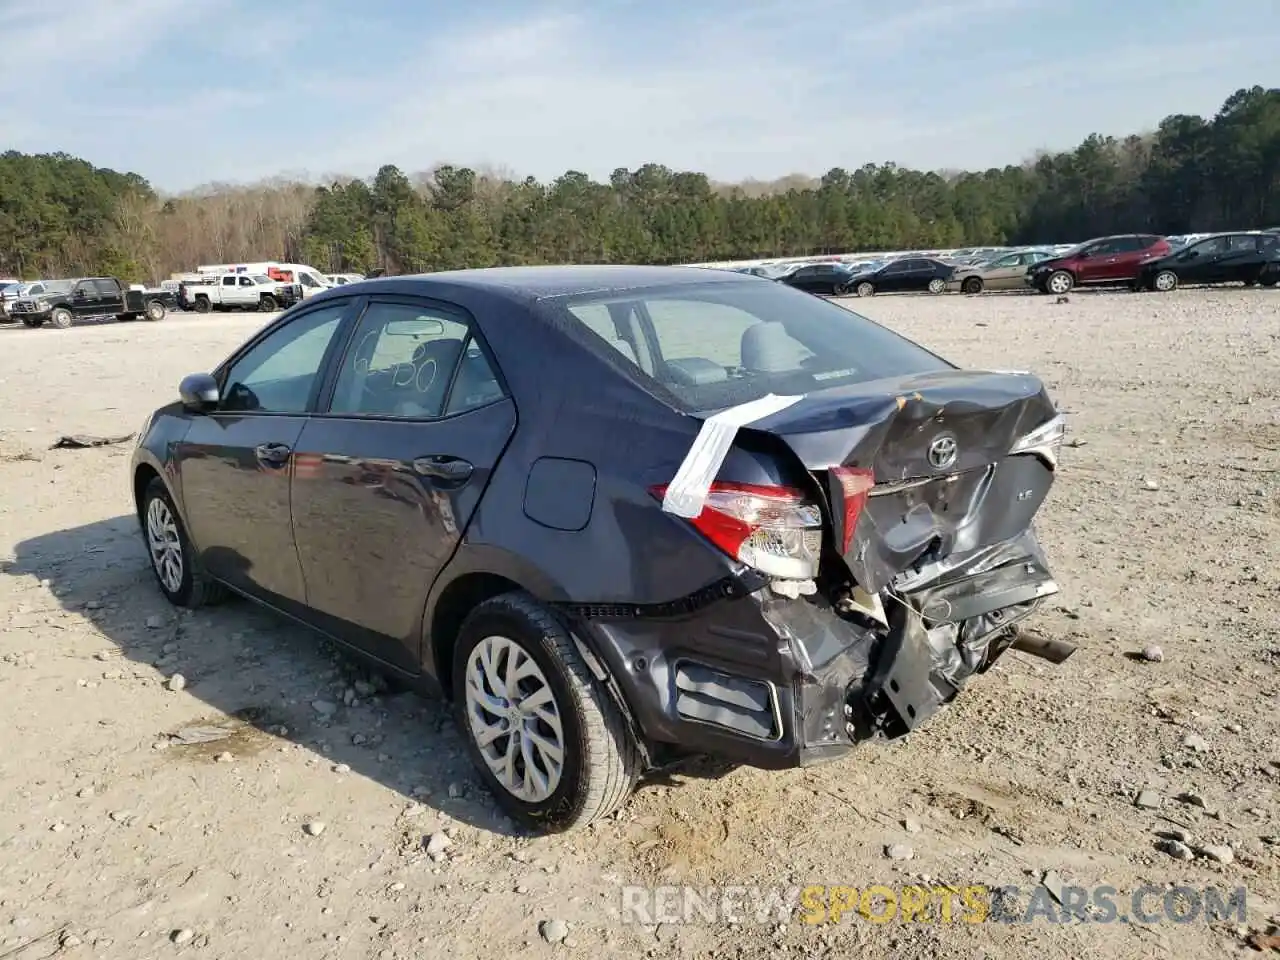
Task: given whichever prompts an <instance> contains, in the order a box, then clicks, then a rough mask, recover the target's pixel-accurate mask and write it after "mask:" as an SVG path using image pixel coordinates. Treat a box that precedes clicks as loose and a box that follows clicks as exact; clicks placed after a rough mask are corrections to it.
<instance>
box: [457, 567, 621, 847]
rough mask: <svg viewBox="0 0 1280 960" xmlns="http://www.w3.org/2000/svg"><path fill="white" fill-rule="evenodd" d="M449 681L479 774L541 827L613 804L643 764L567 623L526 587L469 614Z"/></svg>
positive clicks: (522, 817)
mask: <svg viewBox="0 0 1280 960" xmlns="http://www.w3.org/2000/svg"><path fill="white" fill-rule="evenodd" d="M452 686H453V695H454V702H455V707H456V709H457V712H458V720H459V726H460V727H461V728H462V733H463V736H464V737H465V738H466V741H467V748H468V752H469V753H470V755H471V760H472V762H473V763H474V764H475V766H476V769H477V770H478V771H479V773H480V777H481V778H482V779H483V780H484V782H485V784H486V786H488V788H489V790H490V792H491V793H493V795H494V796H495V797H496V798H497V800H498V803H499V804H500V805H501V806H502V808H503V809H504V810H506V812H507V813H508V814H509V815H510V816H511V817H512V818H513V819H515V820H517V821H519V822H520V823H522V824H524V825H525V826H527V827H530V828H531V829H533V830H536V831H538V832H542V833H559V832H562V831H565V830H571V829H574V828H577V827H584V826H586V825H587V824H589V823H592V822H593V821H596V820H599V819H601V818H602V817H605V816H608V815H609V814H610V813H612V812H613V811H614V810H616V809H618V808H619V807H620V806H622V804H623V803H624V802H625V801H626V799H627V797H628V796H629V795H630V794H631V790H632V788H633V787H634V786H635V782H636V780H637V778H638V777H639V774H640V755H639V751H638V749H637V748H636V744H635V740H634V739H633V738H632V735H631V731H630V730H629V729H628V727H627V722H626V720H625V718H624V717H623V715H622V713H621V712H620V711H619V710H618V708H617V706H616V705H615V704H614V702H613V700H612V699H610V696H609V693H608V692H607V691H606V690H605V689H604V688H603V687H602V686H601V684H600V683H599V682H598V681H597V680H596V678H595V677H594V676H593V675H592V673H591V670H590V669H589V668H588V666H587V664H586V662H585V661H584V660H583V657H582V654H580V653H579V652H578V648H577V646H576V644H575V642H574V640H573V638H572V637H571V636H570V635H569V632H568V630H566V629H565V627H564V625H563V624H561V622H560V621H559V620H558V619H557V618H556V617H555V615H554V614H552V612H551V611H550V610H548V609H547V608H545V607H543V606H542V605H541V604H539V603H538V602H537V601H536V600H534V598H533V597H531V596H529V595H528V594H525V593H520V592H513V593H506V594H502V595H501V596H498V597H495V598H494V599H492V600H488V601H486V602H484V603H482V604H480V605H479V606H478V607H476V608H475V609H474V610H472V611H471V614H470V615H469V616H468V617H467V619H466V621H465V622H464V623H463V625H462V629H461V630H460V631H459V634H458V642H457V647H456V648H455V653H454V658H453V668H452Z"/></svg>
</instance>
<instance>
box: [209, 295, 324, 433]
mask: <svg viewBox="0 0 1280 960" xmlns="http://www.w3.org/2000/svg"><path fill="white" fill-rule="evenodd" d="M346 309H347V304H346V303H326V304H325V305H324V306H323V307H321V308H320V309H319V310H312V311H311V312H309V313H305V314H303V315H301V316H298V317H294V318H293V319H292V320H290V321H289V322H288V323H286V324H285V325H284V326H282V327H279V328H277V329H276V330H273V331H272V332H271V333H269V334H268V335H267V336H266V337H265V338H263V339H262V340H260V341H258V343H256V344H254V346H253V347H252V348H251V349H250V350H249V351H248V352H247V353H245V354H244V355H243V356H241V357H240V358H239V359H238V360H237V361H236V362H235V363H234V364H232V366H231V367H230V369H229V370H228V371H227V375H226V377H225V379H224V381H223V382H224V384H225V387H224V389H223V391H222V403H221V404H220V405H219V409H220V410H228V411H237V412H254V413H304V412H306V409H307V406H308V404H309V403H310V400H311V394H312V391H313V390H314V389H315V387H316V385H317V381H318V378H319V376H320V371H321V368H322V367H323V366H324V358H325V354H326V352H327V351H328V349H329V345H330V343H332V342H333V338H334V335H335V334H336V333H337V332H338V326H339V324H340V323H341V322H342V315H343V313H345V312H346Z"/></svg>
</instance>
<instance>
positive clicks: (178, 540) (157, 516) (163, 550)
mask: <svg viewBox="0 0 1280 960" xmlns="http://www.w3.org/2000/svg"><path fill="white" fill-rule="evenodd" d="M147 548H148V550H149V551H150V553H151V564H152V566H154V567H155V571H156V576H157V577H159V578H160V582H161V583H162V584H163V585H164V588H165V589H166V590H168V591H169V592H170V593H177V592H178V591H179V590H181V589H182V573H183V559H182V537H181V536H180V535H179V534H178V523H177V521H176V520H175V519H174V517H173V513H172V511H170V510H169V505H168V504H167V503H165V502H164V501H163V500H162V499H160V498H159V497H153V498H152V500H151V503H149V504H148V505H147Z"/></svg>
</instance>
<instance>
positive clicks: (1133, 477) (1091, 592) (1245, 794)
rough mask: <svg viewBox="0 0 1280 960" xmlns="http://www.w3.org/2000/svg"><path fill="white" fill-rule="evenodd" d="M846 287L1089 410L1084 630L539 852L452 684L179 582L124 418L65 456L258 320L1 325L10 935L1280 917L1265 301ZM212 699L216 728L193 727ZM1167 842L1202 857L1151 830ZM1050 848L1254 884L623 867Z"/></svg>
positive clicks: (1064, 926) (964, 865)
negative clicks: (694, 914) (434, 691)
mask: <svg viewBox="0 0 1280 960" xmlns="http://www.w3.org/2000/svg"><path fill="white" fill-rule="evenodd" d="M849 304H850V305H851V306H856V307H857V308H858V309H860V310H862V311H864V312H865V313H867V314H868V315H870V316H872V317H873V318H875V319H878V320H881V321H884V322H886V323H888V324H890V325H892V326H894V327H895V328H897V329H899V330H901V331H903V332H905V333H906V334H907V335H909V336H911V337H913V338H915V339H917V340H920V341H921V342H923V343H925V344H927V345H929V346H930V347H933V348H935V349H937V350H939V351H941V352H943V353H945V354H946V355H948V356H949V357H951V358H953V359H955V360H958V361H960V362H962V363H965V364H969V365H985V366H994V367H997V368H1015V369H1031V370H1034V371H1036V372H1037V373H1039V374H1041V375H1042V376H1043V377H1044V378H1045V379H1046V381H1047V382H1048V383H1049V385H1050V386H1051V388H1052V389H1053V390H1054V392H1055V395H1056V397H1057V398H1058V400H1059V403H1060V405H1061V406H1062V408H1063V409H1065V410H1066V411H1068V412H1069V414H1070V420H1071V430H1072V436H1073V437H1074V438H1075V443H1076V444H1078V446H1075V445H1073V446H1072V447H1070V448H1069V449H1067V450H1066V451H1065V457H1064V460H1065V462H1064V464H1063V466H1062V471H1061V479H1060V480H1059V482H1058V484H1057V486H1056V487H1055V489H1054V492H1053V494H1052V496H1051V500H1050V503H1049V504H1048V506H1047V507H1046V508H1045V511H1044V512H1043V513H1042V518H1043V519H1042V523H1041V533H1042V537H1043V540H1044V542H1045V543H1046V546H1047V548H1048V550H1049V554H1050V558H1051V560H1052V561H1053V563H1054V569H1055V572H1056V573H1057V574H1058V577H1059V579H1060V581H1061V583H1062V585H1063V592H1062V594H1061V595H1060V596H1058V597H1056V598H1054V599H1053V600H1052V601H1051V602H1050V603H1049V605H1048V606H1047V608H1046V609H1045V610H1044V611H1043V612H1042V613H1041V614H1040V615H1039V616H1038V619H1037V620H1036V621H1035V625H1036V627H1037V629H1038V630H1039V631H1040V632H1041V633H1042V634H1044V635H1046V636H1049V637H1058V638H1066V639H1070V640H1072V641H1074V642H1076V643H1078V644H1079V645H1080V649H1079V651H1078V652H1077V654H1076V655H1075V656H1074V657H1073V658H1072V659H1071V660H1069V661H1068V662H1067V663H1066V664H1064V665H1062V666H1060V667H1053V666H1050V665H1048V664H1046V663H1044V662H1042V661H1038V660H1034V659H1030V658H1028V657H1025V656H1024V655H1021V654H1010V655H1008V656H1006V658H1005V659H1004V660H1003V661H1002V662H1001V665H1000V666H999V668H998V669H996V670H994V671H992V672H991V673H989V674H988V675H986V676H985V677H982V678H979V680H978V681H977V682H975V683H974V684H973V685H972V686H971V688H970V690H969V691H968V693H967V695H966V696H965V697H964V698H963V699H962V700H961V701H960V702H959V703H958V704H957V706H956V707H955V708H954V709H953V710H951V711H950V712H949V713H947V714H945V715H944V716H942V717H941V718H939V719H938V720H936V721H935V722H934V723H932V724H931V725H930V726H928V727H927V728H926V729H925V730H923V731H921V732H918V733H917V734H916V735H914V736H912V737H911V738H910V740H909V742H905V743H902V744H900V745H896V746H892V747H874V748H869V749H866V750H864V751H861V752H860V753H859V755H857V756H856V757H854V758H851V759H850V760H848V761H846V762H842V763H839V764H836V765H829V766H822V767H818V768H814V769H809V770H796V771H790V772H786V773H781V774H767V773H764V772H759V771H752V770H738V771H735V772H733V773H730V774H728V775H727V776H724V777H722V778H720V779H713V778H695V777H681V778H678V779H677V781H676V782H671V783H658V784H652V785H648V786H646V787H644V788H643V789H642V790H641V791H640V792H639V793H638V795H637V796H636V797H635V799H634V800H633V801H632V803H631V804H630V805H629V806H628V807H627V808H626V809H625V810H624V811H623V813H622V814H621V815H620V816H619V817H618V818H617V819H616V820H613V821H609V822H606V823H603V824H600V825H597V826H596V827H594V828H592V829H591V830H589V831H586V832H583V833H581V834H578V835H573V836H568V837H559V838H539V839H530V838H528V837H523V836H519V835H517V834H516V833H515V832H514V831H513V830H512V829H511V826H510V824H509V823H508V822H506V821H505V820H504V819H503V818H502V817H500V816H498V815H497V814H496V812H495V810H494V808H493V806H492V805H491V803H490V802H489V801H488V799H487V797H486V796H485V794H484V792H483V791H482V790H481V789H480V788H479V785H478V782H477V781H476V780H475V779H473V778H472V776H471V774H470V769H469V766H468V763H467V760H466V757H465V756H464V754H463V753H462V750H461V743H460V741H459V739H458V736H457V735H456V734H455V732H454V730H453V728H452V726H451V723H450V722H449V721H448V719H447V718H446V716H445V715H444V714H443V712H442V711H441V709H440V708H438V707H437V706H436V705H434V704H432V703H428V702H424V701H421V700H419V699H417V698H415V697H413V696H412V695H406V694H402V695H396V696H393V695H390V694H386V693H383V692H380V691H377V690H373V689H372V688H371V687H370V686H369V683H370V681H369V679H368V678H367V677H366V676H364V675H363V674H362V673H361V672H360V671H359V670H358V669H356V668H355V667H353V666H352V665H351V664H349V663H348V662H347V661H346V660H345V659H343V658H342V657H340V656H338V655H337V654H336V653H334V652H333V651H331V650H328V649H326V648H325V647H324V645H323V644H320V643H318V642H317V640H316V639H315V637H313V636H312V635H310V634H308V633H306V632H305V631H302V630H300V629H297V628H295V627H292V626H289V625H287V624H284V623H282V622H280V621H279V620H277V619H276V618H274V617H273V616H271V615H269V614H267V613H265V612H262V611H259V610H256V609H254V608H253V607H251V606H249V605H247V604H245V603H242V602H241V603H232V604H229V605H226V606H223V607H219V608H216V609H213V610H209V611H207V612H206V611H201V612H199V613H197V614H194V615H178V614H177V613H176V612H175V611H174V610H172V609H170V608H168V607H167V605H166V604H165V603H164V601H163V599H162V597H161V595H160V593H159V591H158V590H157V589H156V588H155V586H154V585H153V582H152V578H151V574H150V572H149V570H148V567H147V564H146V560H145V557H144V554H143V552H142V549H141V545H140V541H139V538H138V536H137V532H136V521H135V520H134V519H133V517H132V516H131V513H130V511H131V504H130V500H129V493H128V482H127V477H126V466H127V464H128V456H129V449H128V445H127V444H126V445H123V446H117V447H106V448H101V449H93V450H51V449H49V447H50V445H51V443H52V442H53V441H54V440H55V439H56V438H57V437H58V436H59V435H61V434H69V433H82V432H83V433H97V434H120V433H128V432H130V431H133V430H136V429H137V428H138V426H139V424H140V423H141V421H142V419H143V417H144V416H145V414H146V413H147V412H148V411H150V410H151V409H152V408H153V407H155V406H156V405H158V404H160V403H162V402H167V401H168V400H169V399H170V398H171V397H173V396H174V394H175V391H176V385H177V382H178V380H179V379H180V377H181V375H182V374H184V373H187V372H190V371H192V370H198V369H207V368H210V367H212V366H213V365H214V364H215V363H216V362H217V361H219V360H220V359H221V358H222V357H223V356H224V355H225V354H226V353H227V352H229V351H230V350H231V349H232V347H233V346H234V345H235V344H236V343H237V342H239V341H240V340H241V339H243V338H244V337H245V336H246V335H247V334H248V333H249V332H250V331H251V330H253V329H254V328H255V327H256V325H257V324H259V323H260V322H262V320H261V318H259V317H252V316H246V317H235V316H232V317H209V318H188V317H174V318H170V319H169V320H166V321H165V322H164V323H161V324H132V325H129V326H122V325H108V326H102V327H97V328H76V329H72V330H68V331H53V330H39V331H36V330H27V329H25V328H0V398H2V399H3V403H0V490H2V491H3V494H2V495H0V557H4V558H5V560H4V563H3V573H2V575H0V611H2V612H0V730H3V731H4V732H3V735H0V784H3V789H2V790H0V957H4V958H6V960H7V958H19V960H30V958H36V957H45V956H48V955H50V954H51V953H54V952H57V951H58V950H59V949H61V950H62V951H63V952H65V953H66V954H67V955H68V956H85V957H89V956H96V957H108V958H114V957H120V958H125V957H127V958H143V957H162V956H168V955H171V954H178V953H187V952H190V951H193V950H194V951H197V952H199V953H200V954H201V955H204V956H211V957H254V958H257V960H270V958H277V957H279V958H284V957H351V958H363V957H374V956H376V957H384V956H385V957H410V956H446V955H449V956H479V955H481V954H483V955H485V956H490V957H492V956H510V955H514V954H515V953H516V952H517V951H527V954H528V955H531V956H550V955H553V954H556V955H562V956H572V957H583V958H586V957H591V958H597V957H601V956H615V955H616V956H638V955H646V954H648V955H651V956H680V957H693V956H708V955H714V956H720V957H739V958H755V957H764V956H775V955H777V954H778V953H780V952H787V953H789V954H791V955H796V956H803V957H816V956H831V957H837V956H850V955H854V954H855V953H857V954H858V955H862V956H881V955H889V954H892V955H894V956H899V957H920V958H924V957H930V958H965V960H969V958H978V957H989V958H1014V957H1025V956H1027V955H1029V954H1031V953H1032V952H1033V951H1034V952H1035V954H1036V955H1037V956H1038V957H1040V958H1042V960H1057V958H1062V960H1067V958H1077V957H1082V956H1105V957H1108V958H1129V957H1133V958H1137V957H1157V956H1160V957H1169V956H1176V957H1188V958H1191V957H1208V956H1224V955H1227V956H1230V955H1235V954H1236V953H1237V952H1241V953H1244V954H1248V953H1250V948H1249V947H1248V946H1246V944H1245V940H1246V937H1247V936H1248V935H1250V934H1252V933H1254V932H1257V931H1265V930H1266V929H1267V928H1268V925H1269V924H1274V923H1276V922H1277V921H1278V920H1280V918H1277V917H1276V914H1277V913H1278V912H1280V905H1278V903H1280V846H1277V843H1280V840H1278V839H1277V835H1278V834H1280V793H1278V789H1280V739H1278V737H1277V734H1278V733H1280V709H1278V707H1280V673H1278V672H1277V668H1280V640H1278V639H1277V626H1278V625H1280V536H1278V535H1277V534H1278V533H1280V520H1278V514H1280V483H1278V478H1280V380H1278V379H1277V371H1280V293H1276V292H1269V291H1245V290H1236V291H1220V292H1205V291H1183V292H1179V293H1176V294H1172V295H1167V296H1161V295H1155V294H1147V295H1130V294H1092V295H1091V294H1075V295H1072V297H1071V299H1070V302H1069V303H1065V304H1057V303H1054V302H1053V301H1052V299H1051V298H1047V297H1030V296H988V297H981V298H966V297H961V296H947V297H938V298H930V297H880V298H876V299H874V300H870V301H850V302H849ZM1150 644H1158V645H1159V646H1160V647H1161V648H1162V651H1163V660H1162V662H1158V663H1152V662H1144V661H1143V660H1142V659H1141V657H1140V656H1139V655H1138V654H1139V652H1140V651H1142V650H1143V649H1144V648H1145V647H1147V646H1148V645H1150ZM175 672H177V673H181V674H182V675H183V676H184V677H185V680H186V687H185V689H183V690H180V691H173V690H170V689H167V687H166V685H165V683H164V680H165V678H166V677H168V676H170V675H171V674H173V673H175ZM348 691H349V692H348ZM317 700H322V701H327V703H328V705H332V706H333V707H334V709H333V710H332V711H330V712H326V713H321V712H318V711H317V710H316V709H315V708H314V707H313V705H312V704H313V702H314V701H317ZM352 700H353V701H354V702H353V703H347V702H346V701H352ZM212 723H224V724H230V726H231V729H232V732H231V734H230V736H228V737H226V738H225V739H219V740H215V741H212V742H207V743H197V744H188V745H184V744H183V743H182V742H181V740H174V739H173V738H172V737H171V735H172V734H174V733H176V732H178V731H182V730H184V729H189V728H191V727H193V726H197V727H198V726H201V725H208V724H212ZM188 737H190V733H188ZM1143 790H1145V791H1148V793H1147V794H1145V795H1144V804H1146V803H1148V802H1149V803H1150V804H1154V806H1139V805H1137V804H1136V802H1135V800H1136V797H1137V795H1138V793H1139V792H1140V791H1143ZM904 821H910V822H909V824H908V826H909V827H910V829H908V826H904ZM318 823H319V824H323V825H324V828H323V830H321V831H316V828H315V826H314V825H315V824H318ZM308 825H312V826H311V830H312V832H318V835H314V836H313V835H310V834H309V833H308V829H307V827H308ZM1176 830H1184V831H1186V833H1187V834H1188V835H1189V836H1188V837H1187V841H1188V844H1187V845H1188V847H1189V848H1191V849H1192V850H1195V851H1197V852H1196V853H1195V856H1194V859H1188V860H1179V859H1176V858H1175V857H1173V856H1171V855H1169V854H1168V853H1166V852H1164V851H1163V850H1162V849H1161V848H1160V846H1159V844H1160V843H1161V842H1162V841H1161V832H1162V831H1176ZM438 832H444V833H445V834H446V835H447V836H448V837H449V838H451V840H452V844H451V846H449V848H448V850H447V851H445V853H444V854H442V855H440V856H438V857H437V858H436V859H432V858H431V857H430V856H428V855H427V853H426V851H425V847H424V838H426V837H428V836H430V835H432V834H434V833H438ZM895 844H896V845H904V846H907V847H910V848H911V853H912V856H911V858H910V859H890V858H889V857H888V856H887V855H886V847H887V846H888V845H895ZM1205 846H1208V847H1221V846H1229V847H1230V850H1229V851H1222V850H1214V851H1211V852H1212V853H1216V854H1217V855H1218V856H1219V857H1220V858H1221V859H1230V862H1227V863H1223V862H1219V861H1218V860H1214V859H1212V857H1211V856H1207V855H1205V854H1204V853H1203V852H1199V851H1200V850H1201V848H1202V847H1205ZM895 853H898V854H902V853H903V851H900V850H898V851H895ZM1188 855H1189V854H1188ZM1045 871H1052V876H1056V877H1058V878H1061V881H1062V882H1065V883H1067V884H1080V885H1085V886H1093V885H1097V884H1108V885H1110V886H1113V887H1115V888H1117V889H1118V890H1119V891H1120V892H1121V898H1123V897H1124V896H1125V895H1126V892H1127V891H1132V890H1134V889H1136V888H1137V887H1139V886H1141V885H1143V884H1156V885H1161V886H1164V885H1170V884H1177V885H1186V886H1190V887H1195V888H1201V887H1204V886H1208V885H1216V886H1218V887H1224V888H1230V887H1235V886H1238V885H1244V886H1246V887H1247V888H1248V900H1247V903H1248V914H1249V915H1248V920H1247V923H1246V924H1245V925H1243V926H1241V925H1238V924H1237V923H1236V922H1235V921H1234V920H1231V921H1216V922H1206V921H1205V920H1204V918H1203V917H1199V918H1195V919H1193V920H1192V921H1191V922H1188V923H1184V924H1174V923H1171V922H1164V921H1160V920H1159V919H1155V920H1152V922H1130V923H1110V924H1108V923H1099V922H1081V921H1074V922H1070V923H1049V922H1045V921H1044V920H1039V921H1036V922H1034V923H1032V924H1030V925H1010V924H996V923H984V924H971V923H950V924H947V923H936V922H935V923H914V924H904V923H900V922H891V923H883V924H878V923H873V922H869V921H868V920H866V919H863V918H861V917H857V916H856V915H855V916H851V917H849V918H846V920H845V922H843V923H842V924H840V925H838V926H831V925H809V924H806V923H804V922H801V919H800V917H799V916H798V915H794V916H792V917H791V919H790V920H789V921H788V922H785V923H781V924H779V923H778V922H777V921H776V918H775V919H773V920H770V921H769V922H767V923H758V922H756V920H755V918H746V920H744V922H742V923H739V924H736V925H731V924H727V923H723V922H721V923H698V924H690V925H678V924H673V923H664V924H661V925H656V926H655V925H653V924H650V925H640V924H636V923H624V922H622V918H621V917H620V911H621V907H622V900H621V895H620V892H619V890H620V885H621V884H627V883H650V884H652V883H668V884H693V885H697V886H698V887H702V886H703V885H707V884H731V885H757V886H765V885H778V886H779V887H780V888H785V887H788V886H791V885H805V884H810V883H819V884H847V885H850V886H855V887H860V888H861V887H865V886H867V885H870V884H876V883H880V884H888V885H890V886H895V885H897V886H901V885H903V884H908V883H911V882H914V881H920V879H921V878H927V880H925V881H924V882H925V883H927V884H937V883H952V884H956V885H958V886H964V885H967V884H973V883H986V884H992V885H1000V884H1015V885H1019V886H1020V887H1021V888H1022V889H1023V891H1024V893H1025V894H1026V895H1027V896H1028V897H1030V896H1031V895H1032V894H1031V891H1032V890H1033V889H1034V888H1035V887H1036V885H1037V884H1038V883H1039V882H1040V881H1041V879H1042V877H1043V875H1044V873H1045ZM1053 882H1054V881H1053V880H1052V877H1051V881H1050V884H1051V885H1052V883H1053ZM1149 907H1154V908H1158V907H1159V900H1158V898H1157V899H1155V900H1154V901H1151V902H1150V903H1149ZM1094 919H1096V917H1095V918H1094ZM553 920H554V921H563V922H564V923H565V924H567V927H568V937H567V939H566V940H564V941H563V942H561V943H558V944H551V943H548V942H545V939H544V937H543V936H542V933H541V932H540V924H542V923H543V922H545V921H553ZM175 940H176V941H177V942H175ZM1255 955H1256V954H1255Z"/></svg>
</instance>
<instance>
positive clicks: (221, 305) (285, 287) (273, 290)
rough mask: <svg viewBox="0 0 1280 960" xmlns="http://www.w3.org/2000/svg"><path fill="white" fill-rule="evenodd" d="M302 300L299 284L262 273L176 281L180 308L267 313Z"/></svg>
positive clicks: (232, 274) (208, 276)
mask: <svg viewBox="0 0 1280 960" xmlns="http://www.w3.org/2000/svg"><path fill="white" fill-rule="evenodd" d="M301 299H302V285H301V284H297V283H281V282H280V281H278V280H272V279H271V278H270V277H268V276H266V275H265V274H250V273H206V274H200V275H198V276H195V277H190V278H188V279H184V280H183V281H182V282H181V283H179V284H178V306H179V307H181V308H182V309H183V310H194V311H195V312H196V313H208V312H209V311H210V310H261V311H262V312H263V313H270V312H271V311H273V310H280V309H283V308H285V307H289V306H292V305H293V304H295V303H297V302H298V301H299V300H301Z"/></svg>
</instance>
